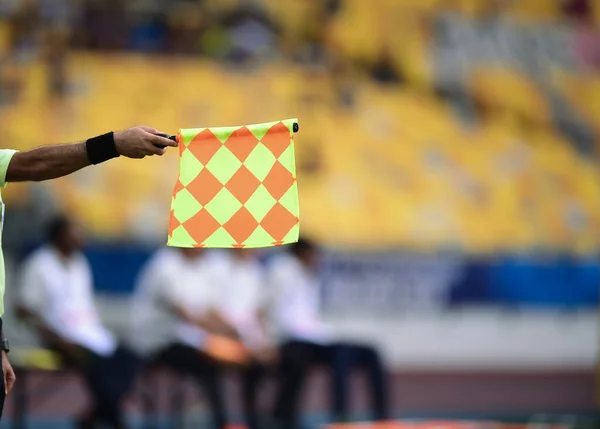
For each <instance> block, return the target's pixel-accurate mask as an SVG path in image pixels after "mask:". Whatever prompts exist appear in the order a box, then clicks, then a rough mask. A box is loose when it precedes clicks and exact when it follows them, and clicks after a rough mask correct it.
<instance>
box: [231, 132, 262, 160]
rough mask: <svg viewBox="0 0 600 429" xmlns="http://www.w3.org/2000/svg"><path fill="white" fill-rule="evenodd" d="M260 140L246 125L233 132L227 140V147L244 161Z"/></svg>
mask: <svg viewBox="0 0 600 429" xmlns="http://www.w3.org/2000/svg"><path fill="white" fill-rule="evenodd" d="M257 143H258V140H257V139H256V137H255V136H254V134H252V131H250V130H249V129H248V128H246V127H241V128H239V129H237V130H235V131H234V132H233V133H231V136H229V138H228V139H227V142H225V147H226V148H227V149H229V150H230V151H231V153H233V154H234V155H235V156H236V157H237V159H239V160H240V161H242V162H244V161H245V160H246V158H248V155H250V154H251V153H252V151H253V150H254V148H255V147H256V144H257Z"/></svg>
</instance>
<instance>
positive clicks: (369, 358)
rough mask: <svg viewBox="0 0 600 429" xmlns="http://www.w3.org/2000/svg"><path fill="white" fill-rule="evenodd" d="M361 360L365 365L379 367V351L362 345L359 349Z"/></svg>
mask: <svg viewBox="0 0 600 429" xmlns="http://www.w3.org/2000/svg"><path fill="white" fill-rule="evenodd" d="M361 355H362V359H361V360H362V361H363V364H364V365H365V366H368V367H377V368H381V366H382V365H381V356H380V355H379V352H378V351H377V350H376V349H375V348H373V347H369V346H363V347H362V350H361Z"/></svg>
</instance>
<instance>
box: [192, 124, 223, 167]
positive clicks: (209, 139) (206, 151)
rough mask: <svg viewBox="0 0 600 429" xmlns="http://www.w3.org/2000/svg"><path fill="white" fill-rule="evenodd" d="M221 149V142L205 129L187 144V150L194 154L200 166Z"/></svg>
mask: <svg viewBox="0 0 600 429" xmlns="http://www.w3.org/2000/svg"><path fill="white" fill-rule="evenodd" d="M220 148H221V142H220V141H219V139H217V138H216V137H215V135H214V134H213V133H212V132H211V131H210V130H209V129H206V130H204V131H202V132H201V133H199V134H198V135H197V136H196V137H194V140H192V142H191V143H190V144H189V146H188V150H189V151H190V152H192V154H194V156H195V157H196V159H197V160H198V161H200V162H201V163H202V164H206V163H207V162H208V161H210V160H211V159H212V157H213V155H214V154H215V153H217V151H218V150H219V149H220Z"/></svg>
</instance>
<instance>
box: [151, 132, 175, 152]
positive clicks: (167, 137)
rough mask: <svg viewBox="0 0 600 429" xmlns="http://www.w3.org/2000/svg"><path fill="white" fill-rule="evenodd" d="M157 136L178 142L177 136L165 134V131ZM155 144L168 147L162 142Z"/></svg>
mask: <svg viewBox="0 0 600 429" xmlns="http://www.w3.org/2000/svg"><path fill="white" fill-rule="evenodd" d="M157 136H160V137H164V138H166V139H169V140H173V141H174V142H177V136H170V135H168V134H163V133H159V134H157ZM154 146H156V147H160V148H164V147H166V146H164V145H162V144H155V145H154Z"/></svg>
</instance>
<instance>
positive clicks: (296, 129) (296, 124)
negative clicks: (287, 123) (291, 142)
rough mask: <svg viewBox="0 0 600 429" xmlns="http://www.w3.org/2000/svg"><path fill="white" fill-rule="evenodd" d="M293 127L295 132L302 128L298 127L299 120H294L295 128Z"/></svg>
mask: <svg viewBox="0 0 600 429" xmlns="http://www.w3.org/2000/svg"><path fill="white" fill-rule="evenodd" d="M293 129H294V132H295V133H297V132H298V130H299V129H300V128H299V127H298V122H294V128H293Z"/></svg>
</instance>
